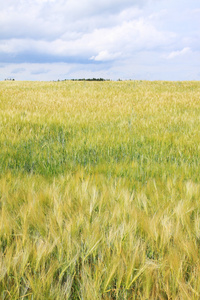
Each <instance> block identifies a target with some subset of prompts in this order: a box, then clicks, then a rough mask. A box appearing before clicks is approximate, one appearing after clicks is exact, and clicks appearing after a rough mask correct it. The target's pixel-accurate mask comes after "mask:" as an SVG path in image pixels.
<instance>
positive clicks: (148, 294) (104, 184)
mask: <svg viewBox="0 0 200 300" xmlns="http://www.w3.org/2000/svg"><path fill="white" fill-rule="evenodd" d="M199 99H200V83H199V82H147V81H135V82H132V81H125V82H46V83H44V82H40V83H39V82H0V298H1V299H199V298H200V263H199V258H200V255H199V254H200V250H199V245H200V201H199V200H200V183H199V182H200V164H199V153H200V146H199V145H200V135H199V132H200V117H199V116H200V101H199Z"/></svg>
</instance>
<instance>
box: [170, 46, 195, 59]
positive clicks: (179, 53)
mask: <svg viewBox="0 0 200 300" xmlns="http://www.w3.org/2000/svg"><path fill="white" fill-rule="evenodd" d="M190 52H191V49H190V47H185V48H183V49H182V50H177V51H172V52H171V53H170V54H169V55H167V56H166V58H168V59H173V58H175V57H177V56H183V55H185V54H188V53H190Z"/></svg>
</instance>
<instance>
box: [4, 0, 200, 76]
mask: <svg viewBox="0 0 200 300" xmlns="http://www.w3.org/2000/svg"><path fill="white" fill-rule="evenodd" d="M1 2H2V3H1V11H0V79H1V80H3V79H4V78H6V77H9V76H10V77H11V75H15V78H16V79H19V80H24V79H28V80H29V79H30V80H56V79H58V78H59V79H64V78H67V79H69V78H80V77H104V76H105V77H106V78H111V79H117V78H122V79H129V78H130V79H131V78H132V79H137V78H138V79H152V80H154V79H167V80H183V79H188V80H189V79H200V78H199V61H200V50H199V49H200V48H199V47H200V33H199V10H200V4H199V1H197V0H191V1H190V2H188V1H186V0H183V1H180V0H177V1H176V2H174V1H172V0H168V1H167V0H161V1H158V0H142V1H141V0H123V1H122V0H115V1H114V0H107V1H105V0H101V1H98V2H96V1H94V0H82V1H78V0H68V1H64V0H34V1H33V0H20V1H14V0H7V1H1ZM181 63H182V65H181Z"/></svg>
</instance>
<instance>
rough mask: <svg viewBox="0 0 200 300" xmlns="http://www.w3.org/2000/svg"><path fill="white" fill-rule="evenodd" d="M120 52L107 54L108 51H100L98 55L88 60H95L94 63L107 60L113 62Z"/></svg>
mask: <svg viewBox="0 0 200 300" xmlns="http://www.w3.org/2000/svg"><path fill="white" fill-rule="evenodd" d="M120 55H121V52H117V53H109V52H108V51H106V50H105V51H101V52H99V54H98V55H96V56H92V57H91V58H90V59H91V60H95V61H107V60H108V61H109V60H114V59H116V58H118V57H120Z"/></svg>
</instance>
